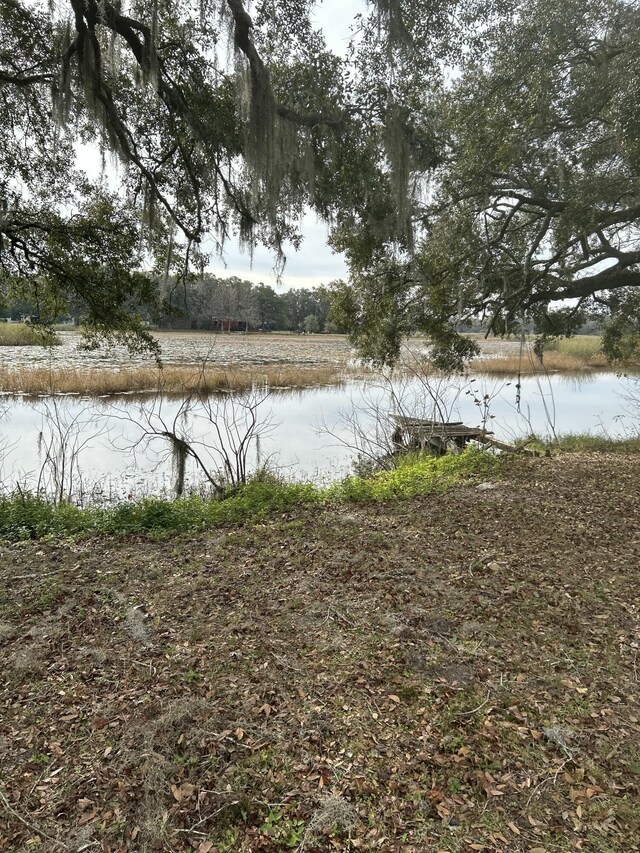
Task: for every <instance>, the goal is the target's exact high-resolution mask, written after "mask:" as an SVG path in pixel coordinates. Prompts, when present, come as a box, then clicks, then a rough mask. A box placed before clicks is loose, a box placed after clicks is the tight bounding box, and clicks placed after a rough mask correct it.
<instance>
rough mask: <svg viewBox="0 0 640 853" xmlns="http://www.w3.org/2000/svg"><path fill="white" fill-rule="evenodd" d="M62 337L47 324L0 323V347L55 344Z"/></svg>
mask: <svg viewBox="0 0 640 853" xmlns="http://www.w3.org/2000/svg"><path fill="white" fill-rule="evenodd" d="M59 343H60V338H59V337H58V336H57V335H56V334H54V333H53V332H52V331H51V329H49V328H47V327H45V326H37V325H31V324H29V323H0V347H33V346H48V347H50V346H55V345H57V344H59Z"/></svg>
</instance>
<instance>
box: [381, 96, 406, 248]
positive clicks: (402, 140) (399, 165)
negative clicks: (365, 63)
mask: <svg viewBox="0 0 640 853" xmlns="http://www.w3.org/2000/svg"><path fill="white" fill-rule="evenodd" d="M385 119H386V121H385V140H384V141H385V151H386V155H387V158H388V160H389V165H390V167H391V184H392V191H393V198H394V202H395V209H396V217H397V225H396V228H397V235H398V239H400V240H402V241H404V242H405V244H406V246H407V249H408V250H409V251H410V252H412V251H413V228H412V224H411V195H410V179H411V148H410V146H409V143H408V141H407V133H406V128H405V122H404V118H403V112H402V110H401V108H400V107H399V105H398V104H396V103H395V102H394V101H393V100H392V99H391V98H390V99H389V102H388V105H387V112H386V116H385Z"/></svg>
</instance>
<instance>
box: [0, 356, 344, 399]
mask: <svg viewBox="0 0 640 853" xmlns="http://www.w3.org/2000/svg"><path fill="white" fill-rule="evenodd" d="M343 378H344V369H343V368H342V367H340V366H337V365H336V366H334V365H312V366H306V365H304V366H297V365H279V364H273V365H260V366H246V367H245V366H242V367H238V366H229V367H225V366H216V367H205V368H201V367H198V366H196V365H169V366H166V367H163V368H161V369H158V368H155V367H134V368H131V369H128V370H105V369H102V368H95V369H90V368H71V369H70V368H47V367H34V368H10V367H2V368H0V390H1V391H4V392H5V393H8V394H27V395H34V396H36V395H42V394H79V395H82V396H93V397H101V396H110V395H117V394H135V393H145V392H158V391H162V393H164V394H166V395H171V394H175V395H183V394H192V393H199V394H203V395H206V394H211V393H215V392H218V391H244V390H247V389H250V388H252V387H253V386H255V385H267V386H269V387H270V388H279V387H282V388H308V387H311V386H318V385H339V384H340V383H341V382H342V381H343Z"/></svg>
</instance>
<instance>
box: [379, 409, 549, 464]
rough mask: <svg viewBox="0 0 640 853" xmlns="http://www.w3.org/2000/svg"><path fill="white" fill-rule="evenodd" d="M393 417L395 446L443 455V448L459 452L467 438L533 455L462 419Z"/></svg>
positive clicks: (502, 448) (532, 452) (510, 450)
mask: <svg viewBox="0 0 640 853" xmlns="http://www.w3.org/2000/svg"><path fill="white" fill-rule="evenodd" d="M393 419H394V421H395V424H396V428H395V430H394V432H393V443H394V445H395V447H396V448H397V449H398V450H407V449H415V450H430V451H431V452H432V453H436V454H438V455H443V454H445V453H447V452H453V453H459V452H461V451H462V450H464V448H465V447H466V446H467V444H468V442H469V441H478V442H480V443H481V444H489V445H491V446H492V447H496V448H498V449H499V450H506V451H509V452H511V453H514V452H523V453H527V454H531V455H537V454H536V453H535V452H534V451H532V450H526V449H525V448H521V447H517V446H515V445H513V444H507V443H506V442H504V441H500V440H498V439H497V438H494V437H493V433H492V432H490V431H489V430H486V429H482V428H481V427H468V426H465V425H464V423H463V422H462V421H435V420H431V419H429V418H408V417H406V416H404V415H394V418H393Z"/></svg>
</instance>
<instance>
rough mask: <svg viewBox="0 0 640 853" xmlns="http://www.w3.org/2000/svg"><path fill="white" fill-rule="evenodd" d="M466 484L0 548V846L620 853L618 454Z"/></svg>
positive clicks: (632, 795)
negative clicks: (222, 521)
mask: <svg viewBox="0 0 640 853" xmlns="http://www.w3.org/2000/svg"><path fill="white" fill-rule="evenodd" d="M494 480H495V478H494ZM494 485H495V488H493V489H485V490H478V489H476V488H475V486H474V485H473V483H469V482H465V483H463V484H462V485H460V486H458V487H457V488H453V489H449V490H447V491H446V492H442V491H435V492H432V493H431V494H429V495H428V496H425V497H415V498H411V499H408V500H406V501H402V502H398V501H394V502H365V503H351V504H346V503H342V504H335V503H334V504H324V505H318V504H316V503H313V504H311V505H307V506H306V507H305V506H301V507H298V508H296V509H293V510H288V511H283V512H282V513H280V514H278V515H276V516H271V517H270V518H269V519H262V520H260V521H257V522H256V521H255V520H254V521H251V522H248V523H246V524H245V525H244V526H242V527H237V526H230V527H226V528H219V529H217V530H215V531H208V532H205V531H200V532H197V533H194V532H193V531H191V532H189V533H185V535H177V536H175V537H173V538H171V539H169V540H164V541H149V540H141V539H139V538H136V537H129V538H120V539H117V540H115V539H109V538H103V539H94V540H92V541H90V542H86V543H84V544H77V543H76V544H66V545H64V544H55V545H54V544H43V543H35V544H33V543H23V544H18V545H12V546H6V545H5V546H0V589H1V590H2V592H1V593H0V654H2V660H3V674H2V681H1V683H0V702H1V703H2V715H1V721H0V760H1V761H2V771H3V772H2V782H1V783H0V839H1V846H2V849H6V850H12V851H13V850H16V851H17V850H30V849H43V850H44V849H47V850H56V849H61V850H62V849H68V850H74V851H75V850H80V849H90V848H91V847H95V848H96V849H98V848H100V849H101V850H103V851H105V853H116V851H121V850H124V851H132V853H133V851H136V853H137V851H143V853H144V851H152V850H163V849H164V850H173V851H178V853H186V851H198V852H199V853H214V851H216V853H217V851H229V853H245V851H266V853H278V851H284V850H287V849H292V850H298V851H304V853H319V851H329V850H342V851H351V850H354V851H355V850H360V851H374V850H375V851H389V853H391V852H392V851H402V853H424V851H431V850H432V851H436V850H443V851H451V853H454V851H458V853H467V851H471V850H493V851H503V853H507V851H508V852H509V853H511V851H515V852H516V853H525V851H527V853H530V852H531V851H533V850H546V851H558V850H559V851H569V850H585V851H590V853H613V851H619V850H625V851H634V850H635V851H637V850H639V849H640V806H639V803H640V775H639V768H640V750H639V748H638V733H639V731H640V707H639V701H638V667H637V663H638V661H637V656H638V647H639V645H638V644H639V643H640V621H639V616H638V612H637V607H636V603H635V602H636V600H637V562H638V561H637V535H636V533H637V530H638V522H639V521H640V518H639V512H640V510H639V509H638V508H639V507H640V457H639V456H635V455H631V456H623V455H621V454H611V455H608V456H603V455H601V454H595V455H594V454H561V455H558V456H556V457H553V458H544V459H524V458H518V459H514V460H513V461H512V462H510V463H508V464H507V465H506V466H505V468H504V469H503V470H502V471H501V477H500V479H499V480H495V482H494Z"/></svg>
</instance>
